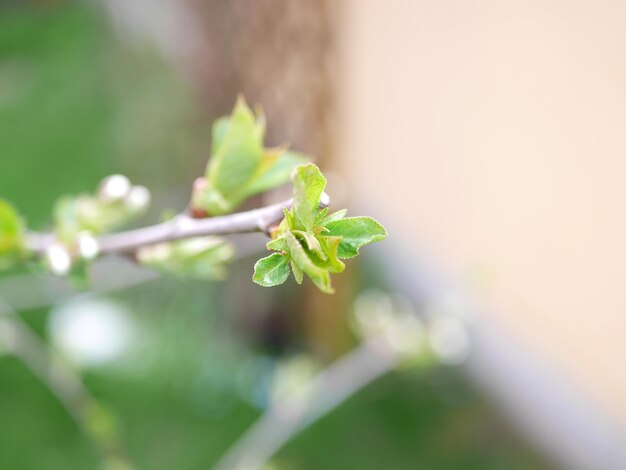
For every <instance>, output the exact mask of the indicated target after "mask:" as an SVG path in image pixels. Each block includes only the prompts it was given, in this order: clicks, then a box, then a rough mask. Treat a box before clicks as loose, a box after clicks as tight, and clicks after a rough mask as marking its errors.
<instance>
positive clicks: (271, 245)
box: [265, 237, 287, 251]
mask: <svg viewBox="0 0 626 470" xmlns="http://www.w3.org/2000/svg"><path fill="white" fill-rule="evenodd" d="M265 246H266V247H267V249H268V250H271V251H286V250H287V242H286V241H285V237H278V238H275V239H274V240H271V241H269V242H267V244H266V245H265Z"/></svg>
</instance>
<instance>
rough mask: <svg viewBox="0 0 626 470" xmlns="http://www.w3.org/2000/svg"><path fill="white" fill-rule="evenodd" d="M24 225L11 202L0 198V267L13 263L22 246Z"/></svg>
mask: <svg viewBox="0 0 626 470" xmlns="http://www.w3.org/2000/svg"><path fill="white" fill-rule="evenodd" d="M23 236H24V227H23V224H22V221H21V219H20V217H19V215H18V214H17V212H16V210H15V209H14V208H13V206H12V205H11V204H9V203H8V202H6V201H5V200H3V199H0V268H7V267H9V266H11V265H13V264H14V262H15V261H17V258H18V257H19V254H20V252H21V250H22V246H23Z"/></svg>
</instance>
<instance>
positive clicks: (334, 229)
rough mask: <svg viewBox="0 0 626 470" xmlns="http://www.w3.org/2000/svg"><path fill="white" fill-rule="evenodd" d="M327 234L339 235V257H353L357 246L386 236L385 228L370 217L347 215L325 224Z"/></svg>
mask: <svg viewBox="0 0 626 470" xmlns="http://www.w3.org/2000/svg"><path fill="white" fill-rule="evenodd" d="M326 229H328V232H326V234H327V235H329V236H338V237H341V242H340V243H339V249H338V256H339V258H354V257H355V256H356V255H358V254H359V248H361V247H362V246H363V245H367V244H368V243H373V242H378V241H381V240H384V239H385V238H387V232H386V231H385V228H384V227H383V226H382V225H380V224H379V223H378V222H376V221H375V220H374V219H372V218H370V217H348V218H346V219H341V220H335V221H333V222H330V223H329V224H327V225H326Z"/></svg>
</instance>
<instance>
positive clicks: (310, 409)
mask: <svg viewBox="0 0 626 470" xmlns="http://www.w3.org/2000/svg"><path fill="white" fill-rule="evenodd" d="M395 364H396V360H395V356H394V353H393V351H391V349H390V348H389V346H388V345H387V343H386V342H385V341H381V339H380V338H376V337H374V338H371V339H370V340H368V341H367V342H366V343H364V344H363V345H362V346H360V347H359V348H357V349H355V350H353V351H351V352H350V353H348V354H347V355H346V356H344V357H343V358H341V359H339V360H338V361H337V362H335V363H334V364H333V365H331V366H330V367H329V368H327V369H326V370H324V371H323V372H321V373H320V374H319V375H318V376H317V377H315V378H314V379H313V380H312V381H311V382H310V383H308V384H307V385H306V386H303V387H302V389H301V390H299V392H298V393H293V394H292V395H290V396H288V397H287V398H285V399H283V400H280V401H278V402H276V403H275V404H274V405H273V406H272V407H271V408H270V409H268V410H267V411H266V412H265V414H263V415H262V416H261V417H260V418H259V420H258V421H256V422H255V423H254V424H253V425H252V426H251V427H250V428H249V429H248V431H247V432H246V433H245V434H244V435H243V436H242V437H241V438H239V439H238V440H237V441H236V442H235V444H234V445H233V446H232V447H231V448H230V449H229V450H228V451H227V453H226V454H225V455H224V456H223V457H222V459H220V461H219V462H218V463H217V464H216V465H215V467H214V470H257V469H260V468H262V467H263V465H264V464H265V463H266V462H267V461H268V460H269V459H270V458H271V457H272V455H274V454H275V453H276V452H277V451H278V450H279V449H280V448H281V447H282V446H283V445H284V444H285V443H286V442H287V441H289V440H290V439H291V438H292V437H294V436H295V435H296V434H298V433H299V432H300V431H302V430H303V429H305V428H306V427H308V426H310V425H311V424H312V423H314V422H315V421H317V420H318V419H320V418H321V417H322V416H324V415H325V414H326V413H328V412H329V411H331V410H332V409H334V408H335V407H337V406H338V405H339V404H341V403H342V402H344V401H345V400H346V399H348V398H349V397H350V396H352V395H353V394H354V393H356V392H358V391H359V390H361V389H362V388H364V387H365V386H367V385H368V384H370V383H372V382H373V381H374V380H376V379H377V378H379V377H381V376H382V375H384V374H386V373H387V372H389V371H390V370H392V369H393V368H394V366H395Z"/></svg>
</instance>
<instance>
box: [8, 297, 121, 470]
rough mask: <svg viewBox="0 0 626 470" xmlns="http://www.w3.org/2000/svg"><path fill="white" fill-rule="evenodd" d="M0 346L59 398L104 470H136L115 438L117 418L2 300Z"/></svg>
mask: <svg viewBox="0 0 626 470" xmlns="http://www.w3.org/2000/svg"><path fill="white" fill-rule="evenodd" d="M0 343H2V345H3V346H4V347H6V349H7V350H8V352H9V353H11V354H13V355H14V356H15V357H17V358H18V359H20V360H21V361H22V362H23V363H24V364H25V365H26V366H27V367H28V368H29V369H30V370H31V371H32V372H33V374H35V376H36V377H37V378H39V380H40V381H41V382H42V383H43V384H45V385H46V387H48V389H49V390H50V391H51V392H52V393H53V394H54V395H55V396H56V398H57V399H58V400H59V402H60V403H61V404H62V405H63V407H64V408H65V409H66V410H67V412H68V413H69V414H70V416H71V417H72V418H73V419H74V421H75V422H76V423H77V424H78V426H79V427H80V428H81V429H82V431H83V432H84V433H85V434H86V435H87V436H88V438H89V439H90V440H91V443H92V444H93V446H94V448H95V450H96V451H97V452H98V454H99V456H100V458H101V459H102V463H103V467H104V468H105V469H126V470H129V469H132V468H133V466H132V465H131V464H130V462H129V461H128V459H127V457H126V452H125V450H124V449H123V446H122V443H121V441H120V439H119V437H118V436H117V434H116V430H115V427H116V426H115V423H114V418H113V417H112V416H110V415H109V414H108V412H107V411H106V410H105V409H104V408H102V406H101V405H100V404H99V403H98V401H97V400H96V399H95V398H94V397H93V396H92V395H91V394H90V393H89V391H88V390H87V388H85V386H84V384H83V382H82V380H81V378H80V376H79V375H78V374H77V373H76V372H75V371H74V370H73V369H72V368H71V367H69V366H68V365H67V364H66V363H65V362H64V361H63V360H62V359H61V358H60V357H59V356H58V355H57V354H56V353H55V352H54V351H53V350H52V349H51V348H50V347H49V346H48V345H47V344H46V343H44V342H43V341H42V340H41V338H39V336H37V335H36V334H35V333H33V332H32V331H31V329H30V328H29V327H28V325H26V323H24V321H23V320H22V319H21V318H20V317H19V316H18V315H17V314H16V312H15V310H14V309H13V308H12V307H11V306H10V305H9V304H7V303H6V302H5V301H4V300H3V299H2V298H0ZM103 425H104V426H105V427H104V428H103ZM105 429H106V430H105Z"/></svg>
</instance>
